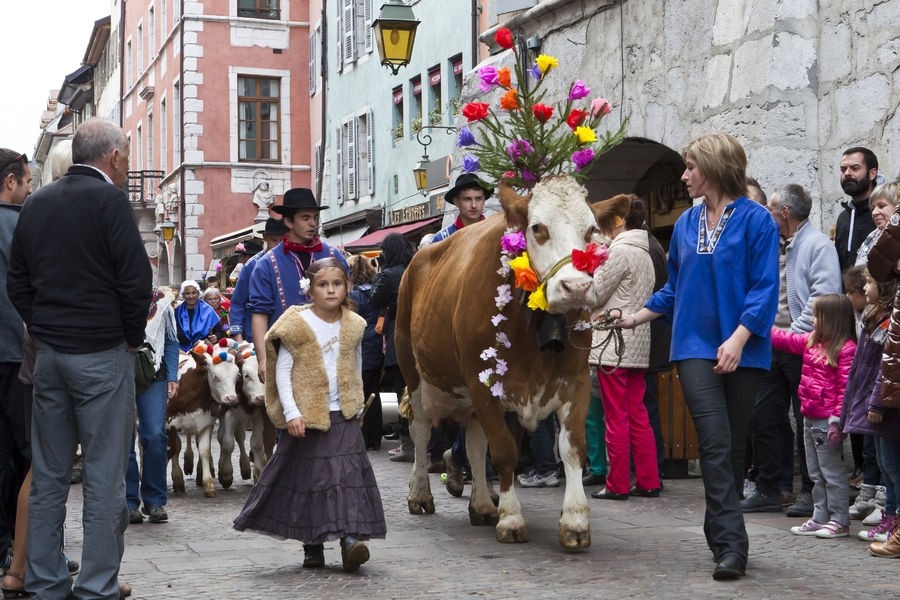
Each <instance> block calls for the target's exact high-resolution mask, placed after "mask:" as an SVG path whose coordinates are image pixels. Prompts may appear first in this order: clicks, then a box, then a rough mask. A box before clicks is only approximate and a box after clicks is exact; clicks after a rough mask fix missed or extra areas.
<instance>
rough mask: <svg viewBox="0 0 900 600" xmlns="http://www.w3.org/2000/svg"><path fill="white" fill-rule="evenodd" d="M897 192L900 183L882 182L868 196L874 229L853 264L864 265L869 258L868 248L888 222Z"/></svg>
mask: <svg viewBox="0 0 900 600" xmlns="http://www.w3.org/2000/svg"><path fill="white" fill-rule="evenodd" d="M898 194H900V183H897V182H894V183H883V184H881V185H879V186H878V187H876V188H875V189H874V190H872V195H871V196H869V209H871V211H872V221H874V223H875V229H873V230H872V232H871V233H869V235H868V237H866V239H865V240H863V243H862V245H860V247H859V252H858V253H857V254H856V263H855V264H857V265H862V266H866V263H867V262H868V260H869V250H871V249H872V246H874V245H875V242H876V241H877V240H878V236H880V235H881V232H882V231H884V227H885V225H887V224H888V219H890V218H891V215H892V214H893V213H894V209H895V208H897V196H898Z"/></svg>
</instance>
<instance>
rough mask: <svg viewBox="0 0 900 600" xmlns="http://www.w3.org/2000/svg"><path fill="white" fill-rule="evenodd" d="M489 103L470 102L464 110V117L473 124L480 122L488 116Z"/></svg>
mask: <svg viewBox="0 0 900 600" xmlns="http://www.w3.org/2000/svg"><path fill="white" fill-rule="evenodd" d="M488 107H489V104H488V103H487V102H468V103H466V105H465V106H463V109H462V115H463V116H464V117H465V118H466V119H467V120H468V121H469V122H470V123H471V122H472V121H480V120H482V119H484V118H485V117H487V116H488Z"/></svg>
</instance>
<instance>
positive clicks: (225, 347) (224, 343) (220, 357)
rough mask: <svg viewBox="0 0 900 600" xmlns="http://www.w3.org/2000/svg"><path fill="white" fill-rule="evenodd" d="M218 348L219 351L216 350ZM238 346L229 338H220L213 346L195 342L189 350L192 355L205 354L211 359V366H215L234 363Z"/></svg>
mask: <svg viewBox="0 0 900 600" xmlns="http://www.w3.org/2000/svg"><path fill="white" fill-rule="evenodd" d="M216 346H218V347H219V349H217V348H216ZM238 346H239V344H238V343H237V342H236V341H234V340H232V339H229V338H222V339H221V340H219V341H218V342H216V344H215V346H214V345H213V344H204V343H203V342H202V341H200V342H197V344H196V345H195V346H194V347H193V348H191V352H192V353H194V354H206V355H208V356H210V357H212V362H213V364H215V365H217V364H219V363H220V362H234V360H235V352H236V351H237V349H238Z"/></svg>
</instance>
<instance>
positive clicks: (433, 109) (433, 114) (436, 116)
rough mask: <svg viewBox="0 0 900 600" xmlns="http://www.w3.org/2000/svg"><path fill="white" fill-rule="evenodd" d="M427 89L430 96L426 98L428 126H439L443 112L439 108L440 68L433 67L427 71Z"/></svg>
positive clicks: (440, 107)
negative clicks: (429, 91)
mask: <svg viewBox="0 0 900 600" xmlns="http://www.w3.org/2000/svg"><path fill="white" fill-rule="evenodd" d="M428 88H429V89H430V90H431V94H430V95H429V97H428V102H429V104H428V125H440V124H441V121H442V120H443V116H444V111H443V109H442V106H441V66H440V65H435V66H433V67H431V68H430V69H428Z"/></svg>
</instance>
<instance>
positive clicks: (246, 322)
mask: <svg viewBox="0 0 900 600" xmlns="http://www.w3.org/2000/svg"><path fill="white" fill-rule="evenodd" d="M285 233H287V227H285V226H284V223H283V222H282V221H281V219H273V218H272V217H269V219H268V220H267V221H266V226H265V229H263V232H262V236H263V241H264V242H265V244H266V247H265V248H263V245H262V244H260V243H259V241H257V240H247V241H246V242H244V249H243V250H242V251H240V253H241V254H242V255H249V256H250V258H249V259H247V260H246V261H245V262H244V266H243V267H242V268H241V272H240V273H239V274H238V278H237V281H236V282H235V284H234V290H233V291H232V292H231V308H229V309H228V322H229V323H231V329H230V330H229V332H230V335H231V337H232V338H233V339H234V340H236V341H237V342H243V341H244V340H247V341H248V342H252V341H253V328H252V327H251V326H250V310H249V303H250V278H251V277H252V276H253V269H254V267H256V263H258V262H259V260H260V259H261V258H262V257H263V255H265V253H266V252H265V251H266V249H268V248H274V247H275V246H276V245H277V244H278V243H279V242H280V241H281V238H283V237H284V234H285Z"/></svg>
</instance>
